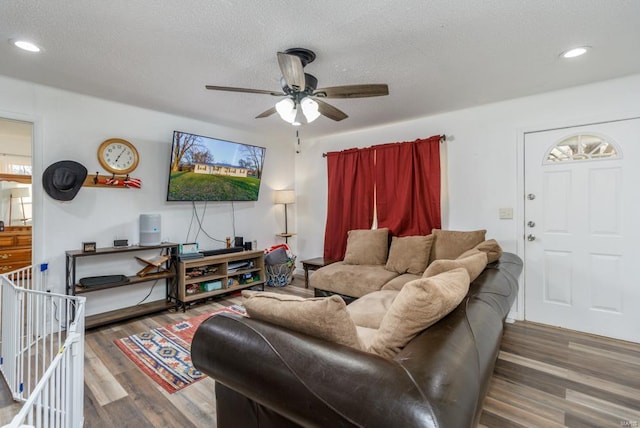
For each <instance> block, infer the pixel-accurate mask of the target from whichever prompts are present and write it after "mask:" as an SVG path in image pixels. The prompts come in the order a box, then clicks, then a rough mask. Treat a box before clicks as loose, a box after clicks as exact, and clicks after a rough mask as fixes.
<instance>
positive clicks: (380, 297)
mask: <svg viewBox="0 0 640 428" xmlns="http://www.w3.org/2000/svg"><path fill="white" fill-rule="evenodd" d="M398 293H399V291H396V290H379V291H374V292H373V293H368V294H365V295H364V296H362V297H360V298H359V299H357V300H355V301H354V302H352V303H350V304H348V305H347V312H349V316H350V317H351V319H352V320H353V322H354V323H355V325H356V327H368V328H378V327H380V323H381V322H382V318H384V316H385V314H386V313H387V311H388V310H389V308H390V307H391V304H392V303H393V301H394V300H395V298H396V297H397V296H398Z"/></svg>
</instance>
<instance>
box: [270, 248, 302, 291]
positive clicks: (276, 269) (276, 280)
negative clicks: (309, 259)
mask: <svg viewBox="0 0 640 428" xmlns="http://www.w3.org/2000/svg"><path fill="white" fill-rule="evenodd" d="M295 268H296V258H295V256H294V257H292V258H290V259H289V260H287V261H286V262H285V263H278V264H274V265H266V266H265V270H266V272H267V282H266V284H267V285H268V286H269V287H284V286H285V285H287V284H289V283H291V279H292V278H293V271H294V270H295Z"/></svg>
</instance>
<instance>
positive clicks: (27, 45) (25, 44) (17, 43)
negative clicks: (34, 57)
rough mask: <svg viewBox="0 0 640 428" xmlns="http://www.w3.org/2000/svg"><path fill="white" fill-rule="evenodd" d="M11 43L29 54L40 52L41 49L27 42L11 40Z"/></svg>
mask: <svg viewBox="0 0 640 428" xmlns="http://www.w3.org/2000/svg"><path fill="white" fill-rule="evenodd" d="M9 43H11V44H12V45H14V46H15V47H18V48H20V49H22V50H25V51H27V52H40V48H39V47H38V46H36V45H35V44H33V43H31V42H28V41H26V40H18V39H10V40H9Z"/></svg>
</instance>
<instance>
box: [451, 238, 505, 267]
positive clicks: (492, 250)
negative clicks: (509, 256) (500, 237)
mask: <svg viewBox="0 0 640 428" xmlns="http://www.w3.org/2000/svg"><path fill="white" fill-rule="evenodd" d="M473 250H479V251H482V252H483V253H486V254H487V263H493V262H495V261H497V260H498V259H499V258H500V257H501V256H502V247H500V244H498V241H496V240H495V239H487V240H486V241H483V242H481V243H479V244H478V245H476V246H475V247H473V248H472V249H470V250H467V251H465V252H464V253H462V254H461V255H460V257H465V255H469V254H472V253H473Z"/></svg>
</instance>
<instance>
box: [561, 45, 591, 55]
mask: <svg viewBox="0 0 640 428" xmlns="http://www.w3.org/2000/svg"><path fill="white" fill-rule="evenodd" d="M588 50H589V47H588V46H580V47H579V48H573V49H569V50H568V51H564V52H562V53H561V54H560V56H562V58H575V57H577V56H580V55H584V54H586V53H587V51H588Z"/></svg>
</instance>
